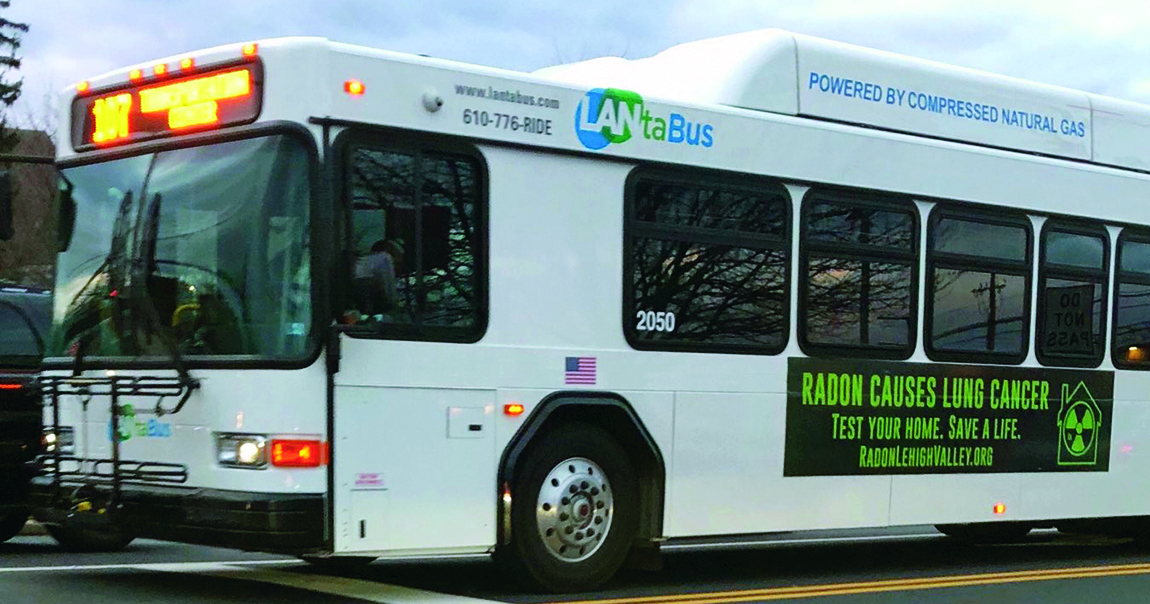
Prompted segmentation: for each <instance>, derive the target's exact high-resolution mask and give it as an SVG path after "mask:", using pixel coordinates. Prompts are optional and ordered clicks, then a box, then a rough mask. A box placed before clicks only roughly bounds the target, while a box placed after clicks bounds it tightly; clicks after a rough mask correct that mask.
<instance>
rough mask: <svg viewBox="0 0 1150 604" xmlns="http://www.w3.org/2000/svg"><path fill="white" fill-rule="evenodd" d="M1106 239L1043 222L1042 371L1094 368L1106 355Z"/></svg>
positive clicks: (1093, 230)
mask: <svg viewBox="0 0 1150 604" xmlns="http://www.w3.org/2000/svg"><path fill="white" fill-rule="evenodd" d="M1108 242H1109V237H1108V235H1107V234H1106V231H1105V229H1103V228H1101V227H1098V226H1092V225H1089V224H1087V225H1085V226H1083V225H1074V224H1065V223H1059V222H1056V221H1053V220H1048V221H1047V222H1046V224H1045V225H1043V228H1042V240H1041V254H1040V257H1041V258H1040V259H1041V263H1040V264H1039V269H1038V288H1039V290H1038V291H1039V293H1038V325H1037V331H1038V333H1037V334H1035V347H1036V348H1035V349H1036V352H1037V353H1038V360H1039V361H1041V362H1042V364H1044V365H1054V366H1066V367H1097V366H1098V363H1100V362H1102V356H1103V353H1104V351H1105V337H1106V336H1105V334H1104V333H1103V330H1102V326H1103V325H1105V324H1106V323H1105V317H1106V308H1105V304H1106V277H1107V274H1108V273H1109V267H1110V264H1109V251H1110V250H1109V246H1108V245H1107V244H1108Z"/></svg>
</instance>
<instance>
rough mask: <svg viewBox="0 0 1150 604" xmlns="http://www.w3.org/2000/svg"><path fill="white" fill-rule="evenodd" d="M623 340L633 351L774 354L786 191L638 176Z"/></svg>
mask: <svg viewBox="0 0 1150 604" xmlns="http://www.w3.org/2000/svg"><path fill="white" fill-rule="evenodd" d="M627 197H628V198H627V208H628V209H627V216H628V221H627V234H626V237H625V239H626V244H625V251H624V254H625V265H626V267H627V268H626V269H625V270H626V273H625V275H626V276H625V277H624V282H625V287H624V297H625V301H624V317H623V319H624V321H625V323H624V333H625V334H626V336H627V340H628V341H629V342H630V343H631V345H632V346H634V347H636V348H640V349H657V350H690V351H700V352H747V353H760V354H763V353H765V354H773V353H777V352H779V351H781V350H782V348H783V347H784V346H785V345H786V340H787V319H788V315H787V313H788V310H787V307H788V305H787V300H788V293H787V265H788V254H787V249H788V224H789V220H788V209H789V207H790V201H789V198H788V196H787V192H786V189H784V188H783V187H782V186H781V185H779V184H777V183H774V182H772V181H765V180H763V181H760V182H750V181H749V179H748V178H745V177H740V179H739V180H738V181H734V180H731V179H728V178H721V177H716V178H707V177H701V178H698V179H694V180H692V179H688V178H685V177H684V176H682V175H671V174H654V173H645V174H643V175H642V176H641V177H640V178H636V179H633V181H632V185H631V186H630V188H629V190H628V196H627Z"/></svg>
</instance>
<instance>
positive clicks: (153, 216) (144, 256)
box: [131, 193, 199, 415]
mask: <svg viewBox="0 0 1150 604" xmlns="http://www.w3.org/2000/svg"><path fill="white" fill-rule="evenodd" d="M162 199H163V198H162V197H161V195H160V194H159V193H156V194H155V195H152V199H151V201H149V202H148V207H147V208H146V209H145V211H144V223H143V224H142V225H140V226H141V229H140V230H141V231H142V232H143V235H142V236H141V237H140V239H139V240H138V241H137V242H136V244H137V245H136V253H135V254H134V255H133V256H134V257H133V258H132V266H133V268H134V270H133V271H132V275H131V283H132V288H133V290H134V291H133V296H132V300H133V304H134V305H138V306H140V307H142V308H140V310H141V311H142V312H141V314H142V315H143V316H144V317H145V318H146V320H147V321H148V323H149V325H150V329H147V330H146V331H147V333H148V334H149V335H150V334H152V333H155V335H156V336H157V337H158V338H159V339H160V342H161V343H162V344H163V346H164V347H165V348H167V350H168V354H169V355H170V356H171V359H172V365H173V366H175V369H176V373H177V374H178V375H179V377H180V383H182V384H183V385H184V387H185V388H186V391H185V393H184V396H183V397H181V398H180V401H179V402H178V403H177V404H176V406H175V407H174V408H172V409H171V410H166V409H164V408H163V407H161V406H160V405H161V402H162V401H163V399H162V398H161V399H160V400H159V401H157V402H156V414H157V415H164V414H166V413H178V412H179V411H180V409H181V408H183V406H184V403H186V402H187V400H188V397H189V396H191V393H192V391H193V390H195V389H196V388H198V387H199V381H198V380H196V379H195V378H193V377H192V375H191V373H189V372H188V367H187V365H186V364H184V359H183V357H182V356H181V355H180V347H179V344H177V343H176V339H175V337H173V334H172V329H171V328H170V327H168V326H167V325H165V324H164V322H163V320H161V319H160V313H159V311H158V310H157V309H156V302H155V300H153V299H152V294H151V287H150V285H151V281H152V277H153V276H154V275H155V274H156V242H157V240H158V239H159V237H160V203H161V201H162ZM141 285H142V286H143V292H142V295H136V294H137V293H138V292H139V290H138V289H137V288H138V287H139V286H141Z"/></svg>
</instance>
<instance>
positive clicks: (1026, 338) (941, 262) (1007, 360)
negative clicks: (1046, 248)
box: [922, 201, 1034, 365]
mask: <svg viewBox="0 0 1150 604" xmlns="http://www.w3.org/2000/svg"><path fill="white" fill-rule="evenodd" d="M944 219H955V220H961V221H966V222H974V223H978V224H987V225H993V226H1008V227H1016V228H1017V227H1021V228H1022V229H1023V230H1024V232H1025V233H1026V254H1025V258H1024V259H1023V261H1022V262H1021V263H1019V262H1016V261H1005V260H998V259H993V258H988V257H985V256H972V255H967V254H957V253H954V252H935V251H934V247H935V243H936V242H935V234H934V232H935V228H936V227H937V226H938V223H939V222H941V221H942V220H944ZM925 256H926V273H925V287H924V291H923V294H924V296H923V320H922V340H923V348H924V350H925V351H926V356H927V358H929V359H930V360H932V361H944V362H945V361H949V362H958V363H977V364H980V365H983V364H999V365H1019V364H1021V363H1023V362H1024V361H1025V360H1026V357H1027V355H1028V354H1029V353H1030V340H1031V337H1030V322H1031V318H1032V316H1033V315H1032V310H1033V309H1032V308H1031V296H1032V293H1033V288H1034V224H1033V223H1032V222H1031V220H1030V216H1029V215H1027V214H1026V212H1023V211H1020V210H1014V209H1011V208H1007V207H999V208H995V209H994V210H991V209H981V208H979V209H974V208H968V207H965V206H963V205H962V204H960V203H957V202H947V201H939V202H938V203H937V205H935V206H934V208H933V209H932V210H931V212H930V216H929V217H928V218H927V226H926V250H925ZM940 256H941V258H940ZM988 263H989V264H993V265H995V266H996V267H1004V268H1006V269H1007V270H1011V271H1014V272H1011V273H1006V274H1010V275H1014V276H1019V275H1021V276H1022V277H1023V278H1024V280H1025V282H1024V283H1025V285H1024V288H1023V292H1022V325H1021V329H1022V334H1021V344H1022V348H1021V350H1020V351H1019V352H1017V353H1000V352H972V351H954V350H942V349H937V348H935V347H934V331H933V330H934V285H933V283H932V280H933V276H934V274H935V269H938V268H949V269H954V270H971V267H972V266H974V267H977V266H980V265H982V266H985V265H986V264H988ZM1015 265H1018V266H1021V267H1022V270H1021V271H1018V270H1017V268H1018V266H1015Z"/></svg>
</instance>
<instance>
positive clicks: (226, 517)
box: [32, 476, 326, 554]
mask: <svg viewBox="0 0 1150 604" xmlns="http://www.w3.org/2000/svg"><path fill="white" fill-rule="evenodd" d="M76 486H79V485H76ZM84 488H85V489H86V492H85V494H84V495H83V497H82V498H83V499H89V498H91V496H92V495H93V494H97V498H99V497H103V498H107V497H109V496H110V494H111V489H110V488H106V487H99V488H97V489H95V491H93V490H92V488H91V487H84ZM70 491H71V492H76V489H75V488H74V487H72V488H70V485H68V484H65V485H63V486H62V487H60V488H59V490H57V488H56V487H55V486H54V485H53V483H52V480H51V478H50V477H48V476H40V477H38V478H36V479H35V480H34V482H33V488H32V502H33V514H34V515H35V517H36V519H37V520H39V521H40V522H42V523H44V524H55V525H61V526H79V527H83V526H86V525H91V526H93V527H98V526H99V525H105V526H107V525H110V524H115V525H116V526H117V527H119V528H121V529H123V530H127V531H130V532H131V533H132V534H133V535H135V536H137V537H143V538H149V539H161V540H165V541H178V542H183V543H196V544H201V545H212V546H217V547H228V548H233V549H242V550H248V551H262V552H276V553H285V554H304V553H309V552H317V551H322V550H323V549H324V544H325V535H324V526H325V522H324V518H325V514H324V510H325V505H326V504H325V500H324V497H323V495H320V494H287V493H251V492H243V491H222V490H217V489H196V488H184V487H161V486H153V485H149V486H139V485H128V484H125V485H122V486H121V491H120V498H119V505H113V506H109V507H110V508H111V510H110V512H111V513H106V514H105V513H98V512H99V509H100V506H99V505H96V506H93V507H92V508H90V509H89V510H88V511H86V512H79V511H77V510H78V509H80V507H81V506H78V505H77V503H78V501H77V498H76V497H75V496H72V495H70V494H69V493H70ZM83 507H87V506H83Z"/></svg>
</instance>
